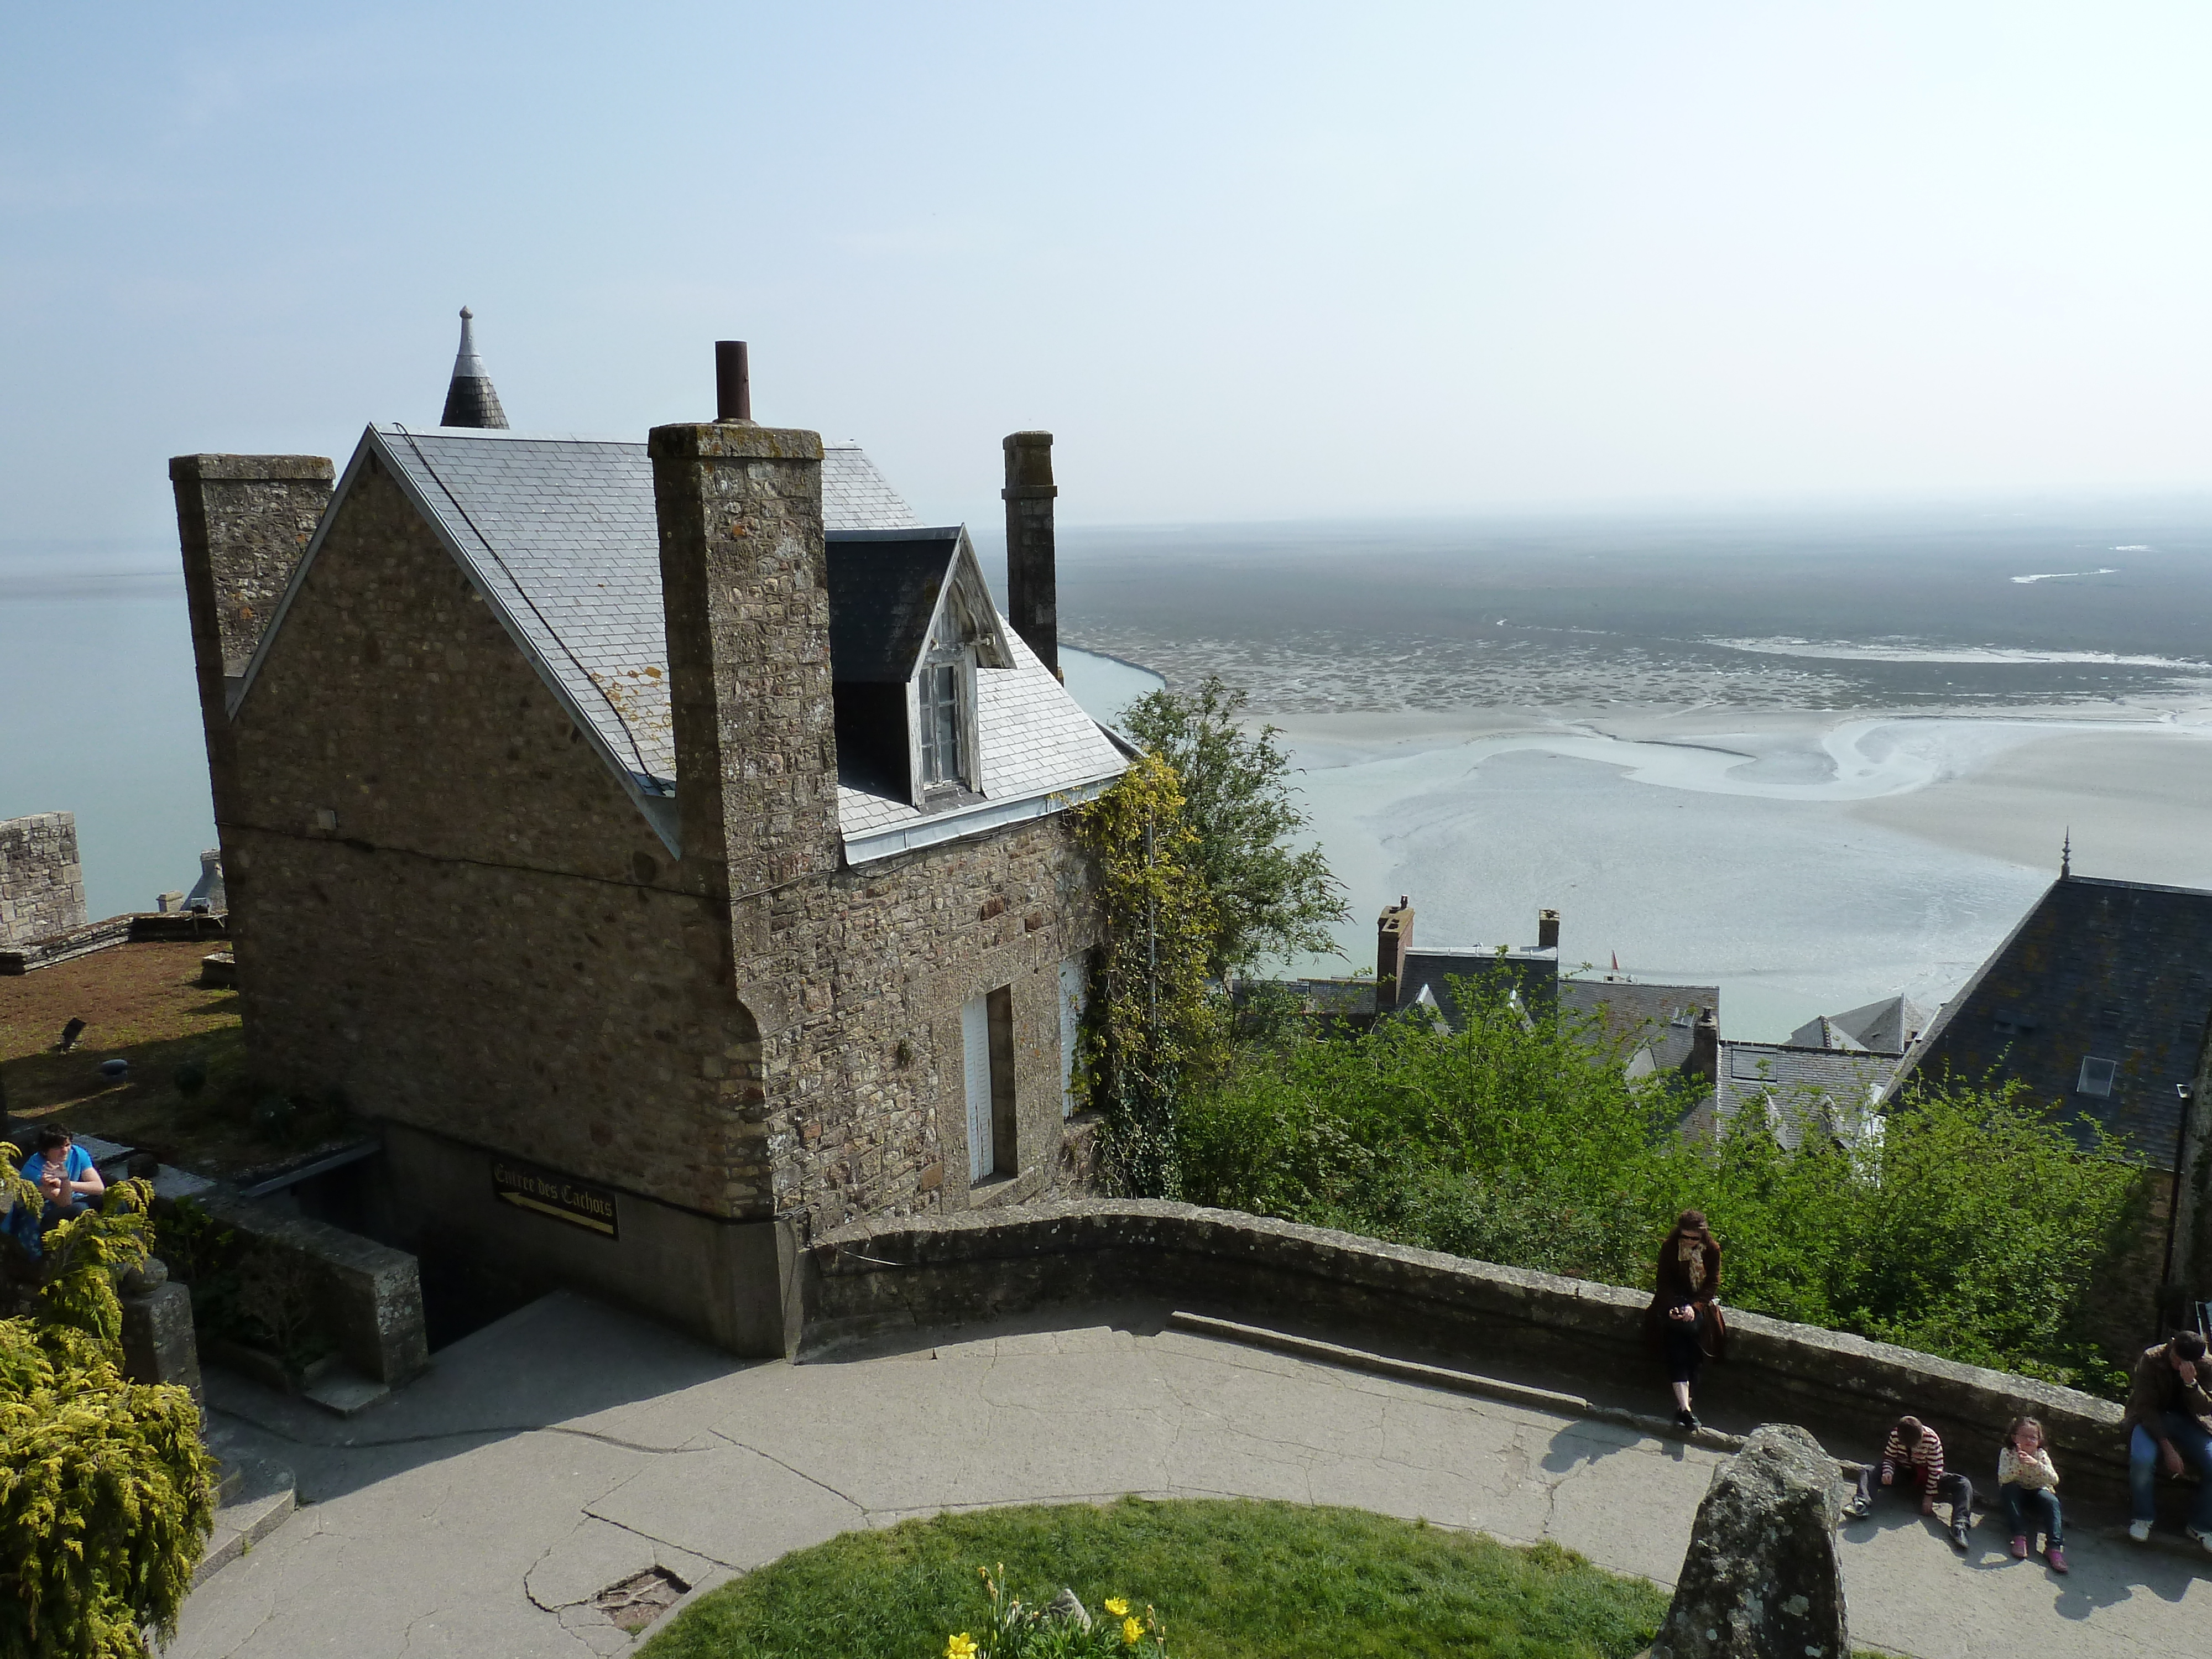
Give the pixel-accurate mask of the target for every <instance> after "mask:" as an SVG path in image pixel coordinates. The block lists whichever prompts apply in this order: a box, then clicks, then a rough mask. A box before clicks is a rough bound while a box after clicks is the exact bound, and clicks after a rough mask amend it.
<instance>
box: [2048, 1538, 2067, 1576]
mask: <svg viewBox="0 0 2212 1659" xmlns="http://www.w3.org/2000/svg"><path fill="white" fill-rule="evenodd" d="M2043 1559H2045V1560H2046V1561H2048V1562H2050V1563H2051V1571H2053V1572H2063V1571H2066V1552H2065V1551H2064V1550H2063V1549H2061V1548H2060V1547H2058V1546H2057V1545H2056V1544H2053V1545H2052V1546H2051V1547H2050V1548H2049V1549H2047V1550H2045V1552H2044V1553H2043Z"/></svg>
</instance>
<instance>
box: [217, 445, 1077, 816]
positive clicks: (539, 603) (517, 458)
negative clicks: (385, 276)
mask: <svg viewBox="0 0 2212 1659" xmlns="http://www.w3.org/2000/svg"><path fill="white" fill-rule="evenodd" d="M372 453H373V454H374V455H376V456H378V457H380V458H381V459H382V460H383V462H384V463H385V464H386V465H387V466H388V467H389V469H390V470H391V471H392V474H393V475H394V477H397V478H398V481H399V483H400V487H401V489H403V490H404V491H405V492H406V493H407V494H408V495H410V497H411V498H412V499H413V500H414V501H415V503H416V507H418V508H419V509H420V510H421V511H422V513H423V514H424V515H425V517H426V518H427V519H428V520H429V522H430V523H432V524H433V525H434V526H436V527H437V528H438V530H439V531H440V532H441V534H442V536H443V538H444V539H445V541H446V543H447V546H448V547H449V548H450V549H451V550H452V551H453V555H454V556H455V557H456V558H457V559H459V561H460V562H461V564H462V565H463V567H464V568H466V569H467V571H468V572H469V574H470V576H471V580H474V581H475V582H476V584H477V586H478V588H479V589H480V591H482V592H483V594H484V596H485V597H486V599H489V600H490V601H492V602H493V604H494V605H495V609H496V610H497V611H498V613H499V615H500V617H501V621H502V623H504V624H505V626H506V628H507V631H508V633H509V635H511V636H512V637H513V639H514V640H515V641H516V643H517V644H518V645H519V646H520V647H522V649H523V650H524V652H525V653H526V654H527V655H528V656H529V657H530V658H531V659H532V660H533V661H534V662H535V663H536V664H537V665H538V671H539V673H540V674H541V676H543V677H544V679H545V680H546V682H547V684H549V685H550V686H551V687H552V688H553V689H554V690H555V691H556V694H557V695H559V696H561V697H562V700H563V702H566V703H567V704H568V708H569V711H570V713H571V714H574V716H575V718H576V720H577V721H578V723H579V725H580V726H581V727H582V728H583V729H584V730H585V732H586V733H587V734H588V735H589V736H590V737H591V738H592V741H593V744H594V746H595V747H596V748H598V749H599V750H600V752H601V754H602V756H603V757H605V759H606V761H607V763H608V764H609V765H610V766H611V768H612V769H614V771H615V773H616V775H617V777H619V778H620V779H621V780H622V781H623V786H624V787H625V788H626V789H627V790H628V792H629V794H630V796H631V798H632V799H635V801H636V802H637V803H638V805H639V807H640V809H641V811H644V812H645V814H646V816H647V818H648V819H649V820H651V821H652V822H653V825H654V827H655V828H656V829H658V830H659V832H660V834H661V836H662V837H663V838H664V839H665V840H666V841H668V842H669V844H670V845H671V848H672V847H673V846H674V839H673V838H674V833H675V831H674V823H675V820H674V815H673V813H672V811H670V810H669V808H670V806H671V805H672V797H673V795H674V793H675V787H676V784H675V779H676V734H675V727H674V723H673V717H672V714H671V705H670V700H669V689H668V638H667V626H666V618H665V611H664V609H663V606H662V602H661V588H660V535H659V521H658V518H657V515H656V513H655V510H654V504H653V464H652V461H651V460H650V459H649V458H648V456H647V452H646V447H645V445H643V444H642V443H635V442H629V441H623V440H618V439H605V438H587V437H573V436H565V435H532V434H527V433H516V432H507V431H501V430H496V429H489V428H484V429H479V428H445V427H432V428H412V427H408V426H405V425H402V424H399V423H397V422H395V423H392V424H389V425H380V426H372V427H371V428H368V431H367V432H365V433H363V434H362V441H361V444H360V446H359V447H357V448H356V451H355V453H354V457H353V459H352V461H351V462H350V463H349V465H348V466H347V468H346V470H345V472H344V474H343V477H341V478H340V479H339V481H338V485H337V489H336V490H335V491H334V492H333V493H332V495H331V507H330V509H329V510H328V511H326V512H325V514H324V518H323V526H324V527H325V528H327V526H329V525H330V524H331V521H332V519H333V517H334V515H335V513H336V512H337V508H338V507H339V505H340V504H341V503H342V502H343V501H344V499H345V496H346V493H347V491H348V489H349V487H350V485H351V483H352V481H353V479H354V477H355V476H356V474H357V473H358V471H360V469H361V467H362V465H363V463H364V461H365V460H366V459H367V458H368V456H369V455H371V454H372ZM822 497H823V528H824V529H825V531H866V530H900V529H911V528H913V527H915V526H916V525H917V523H918V520H916V519H915V514H914V512H913V509H912V508H910V507H908V505H907V504H906V502H905V501H902V500H901V499H900V497H899V495H898V494H897V492H896V491H895V490H893V489H891V487H890V484H889V483H886V482H885V481H884V477H883V475H882V474H881V473H880V472H878V471H877V470H876V468H875V465H874V464H873V463H872V462H871V461H870V460H869V459H868V458H867V457H866V455H865V454H864V453H861V451H860V449H859V448H858V447H856V446H853V445H836V446H824V447H823V460H822ZM321 533H322V532H321V531H320V530H319V531H318V532H317V535H316V538H315V540H314V541H313V542H312V543H310V544H309V546H308V549H307V556H306V557H305V558H303V559H302V560H301V564H300V568H299V569H298V570H297V571H295V573H294V575H293V579H292V586H291V589H290V590H289V592H287V594H286V596H285V599H284V601H283V604H282V605H280V606H279V607H278V610H277V612H276V616H275V617H273V618H272V619H271V621H270V626H269V628H268V629H267V630H266V631H265V632H264V635H263V637H262V641H261V644H260V647H258V651H257V653H256V661H257V663H258V659H259V656H260V654H261V653H265V652H266V651H267V649H268V648H269V646H270V641H272V640H273V638H274V636H275V635H276V633H277V632H278V631H279V629H281V627H282V625H283V616H284V611H285V610H286V609H287V608H289V605H290V603H291V594H292V593H293V592H297V591H298V589H299V586H300V584H301V582H302V581H303V580H305V579H306V576H307V570H308V568H309V567H310V566H311V565H312V564H313V561H314V556H315V554H316V551H317V550H318V547H319V544H320V540H321ZM1006 631H1007V633H1008V634H1009V635H1011V633H1012V630H1011V629H1008V630H1006ZM1030 662H1031V663H1032V665H1034V663H1035V659H1033V658H1032V659H1030ZM253 676H254V669H253V667H252V666H251V665H250V666H249V667H248V670H247V672H246V676H245V677H244V678H242V679H241V681H240V684H239V686H238V688H237V689H236V690H235V691H234V694H233V699H234V700H233V703H232V706H233V707H234V708H235V707H236V701H235V700H236V699H237V698H238V697H242V696H244V695H245V694H246V689H247V687H248V686H250V684H252V678H253ZM1045 678H1046V680H1047V681H1048V682H1049V684H1050V685H1051V697H1052V698H1053V699H1054V700H1056V701H1057V702H1060V703H1064V704H1065V705H1066V707H1065V708H1061V709H1054V710H1051V711H1045V710H1042V709H1041V708H1036V707H1034V706H1033V705H1035V704H1036V703H1038V702H1042V701H1043V700H1045V694H1044V692H1043V690H1042V687H1039V686H1036V684H1034V683H1033V682H1030V681H1024V684H1022V686H1021V687H1019V688H1018V689H1010V688H1006V687H1001V688H1000V689H999V690H998V691H997V693H996V695H995V696H994V697H990V698H984V699H979V709H978V713H979V716H981V717H994V715H995V716H996V717H998V718H1001V719H1003V720H1005V722H1006V727H1007V729H1006V732H1004V733H1003V734H997V733H993V734H986V735H985V736H984V738H983V741H982V747H983V750H984V754H983V763H984V767H985V775H986V780H987V782H986V787H985V793H987V794H994V793H995V792H994V790H993V789H992V788H991V787H990V784H989V782H988V780H989V778H990V777H991V776H992V769H993V762H992V753H993V750H994V747H995V748H996V749H998V750H1001V751H1003V753H1004V754H1005V755H1006V757H1007V759H1006V762H1005V763H1004V765H1003V767H1002V771H1003V774H1004V775H1005V776H1006V778H1007V779H1008V780H1009V781H1011V782H1013V783H1015V784H1016V785H1017V786H1018V787H1022V788H1024V789H1026V788H1028V787H1030V783H1031V782H1032V781H1034V779H1035V777H1036V775H1037V773H1038V772H1039V771H1040V769H1047V768H1048V766H1049V763H1050V761H1051V759H1052V758H1053V757H1056V756H1058V755H1059V754H1060V752H1061V751H1062V750H1065V749H1066V748H1067V739H1066V738H1065V737H1064V736H1063V737H1060V738H1056V739H1051V740H1048V739H1042V738H1040V737H1039V732H1040V731H1048V732H1054V733H1059V732H1060V730H1061V728H1062V727H1065V726H1068V725H1070V724H1071V722H1072V720H1083V723H1084V724H1085V725H1086V726H1090V722H1089V721H1088V720H1087V719H1085V718H1084V717H1083V716H1082V715H1081V711H1080V710H1079V709H1078V708H1077V707H1076V705H1075V703H1074V702H1073V699H1071V698H1069V697H1068V696H1067V694H1066V691H1065V690H1062V689H1061V687H1060V684H1059V683H1058V682H1057V681H1054V680H1052V678H1051V676H1050V675H1049V674H1047V675H1046V676H1045ZM1091 732H1092V734H1093V735H1094V736H1096V735H1097V728H1096V726H1091ZM1097 742H1098V744H1102V745H1103V746H1104V747H1105V748H1106V749H1107V750H1109V751H1111V750H1112V745H1111V744H1109V743H1107V741H1106V739H1105V738H1103V737H1098V738H1097ZM1075 747H1076V748H1077V749H1078V750H1081V751H1082V754H1083V756H1084V757H1085V759H1086V760H1087V757H1088V753H1089V750H1088V746H1087V745H1082V744H1077V745H1075ZM1115 752H1118V751H1115ZM1074 770H1075V772H1076V773H1078V774H1080V775H1070V776H1069V777H1068V778H1067V779H1066V782H1068V783H1069V784H1070V785H1074V786H1080V785H1082V784H1084V783H1087V782H1088V781H1091V769H1089V768H1088V767H1087V765H1085V764H1081V763H1079V764H1078V765H1077V766H1076V767H1075V769H1074ZM1118 773H1119V767H1118V765H1117V766H1116V767H1115V774H1116V775H1118ZM851 833H852V832H851V831H850V830H848V832H847V834H848V837H849V836H850V834H851Z"/></svg>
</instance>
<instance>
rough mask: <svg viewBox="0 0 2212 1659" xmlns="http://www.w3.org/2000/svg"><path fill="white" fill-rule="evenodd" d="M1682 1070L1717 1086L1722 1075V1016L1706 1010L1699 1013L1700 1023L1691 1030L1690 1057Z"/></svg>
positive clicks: (1711, 1010) (1708, 1009) (1709, 1009)
mask: <svg viewBox="0 0 2212 1659" xmlns="http://www.w3.org/2000/svg"><path fill="white" fill-rule="evenodd" d="M1682 1069H1683V1070H1685V1071H1686V1072H1688V1073H1690V1074H1691V1075H1692V1076H1693V1077H1701V1078H1703V1079H1705V1081H1706V1082H1708V1083H1711V1084H1716V1085H1717V1084H1718V1083H1719V1081H1720V1075H1721V1021H1720V1015H1719V1014H1718V1013H1717V1012H1716V1011H1715V1010H1713V1009H1711V1008H1706V1009H1703V1010H1701V1011H1700V1012H1699V1015H1698V1023H1697V1024H1694V1025H1692V1027H1691V1028H1690V1057H1689V1059H1688V1060H1685V1061H1684V1062H1683V1066H1682Z"/></svg>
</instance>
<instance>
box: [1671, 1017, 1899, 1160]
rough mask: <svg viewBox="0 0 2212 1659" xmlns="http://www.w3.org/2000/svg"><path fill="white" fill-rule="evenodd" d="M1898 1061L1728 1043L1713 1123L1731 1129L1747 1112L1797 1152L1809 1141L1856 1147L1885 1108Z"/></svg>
mask: <svg viewBox="0 0 2212 1659" xmlns="http://www.w3.org/2000/svg"><path fill="white" fill-rule="evenodd" d="M1899 1058H1900V1057H1899V1055H1896V1054H1871V1053H1869V1052H1866V1051H1864V1050H1859V1051H1857V1052H1854V1051H1852V1050H1850V1049H1843V1048H1795V1047H1792V1046H1790V1044H1787V1043H1780V1042H1723V1043H1722V1044H1721V1052H1720V1076H1719V1078H1718V1079H1717V1080H1716V1083H1715V1086H1714V1090H1713V1111H1714V1116H1715V1117H1716V1118H1717V1121H1719V1122H1720V1123H1721V1124H1722V1125H1723V1126H1725V1125H1726V1124H1728V1123H1729V1121H1731V1120H1733V1119H1734V1118H1735V1116H1736V1115H1737V1114H1738V1113H1740V1112H1743V1111H1747V1110H1756V1111H1759V1112H1762V1113H1764V1114H1765V1116H1766V1120H1767V1121H1768V1123H1769V1124H1770V1125H1771V1127H1772V1128H1773V1130H1774V1133H1775V1137H1776V1139H1778V1140H1780V1141H1781V1142H1782V1144H1783V1145H1784V1146H1787V1147H1789V1148H1790V1149H1791V1150H1792V1151H1795V1150H1796V1148H1797V1146H1799V1145H1800V1144H1801V1143H1802V1140H1803V1139H1804V1138H1805V1136H1806V1135H1807V1134H1808V1133H1823V1134H1828V1135H1832V1136H1836V1137H1838V1138H1840V1139H1846V1140H1850V1139H1857V1138H1858V1136H1859V1134H1860V1133H1863V1130H1864V1127H1865V1126H1866V1124H1867V1122H1868V1121H1869V1120H1870V1119H1871V1118H1872V1116H1873V1115H1874V1114H1875V1110H1876V1109H1877V1108H1878V1106H1879V1104H1880V1102H1881V1095H1882V1091H1883V1089H1884V1088H1886V1087H1887V1085H1888V1083H1889V1080H1890V1079H1891V1078H1892V1077H1893V1075H1894V1074H1895V1073H1896V1071H1897V1067H1898V1064H1899Z"/></svg>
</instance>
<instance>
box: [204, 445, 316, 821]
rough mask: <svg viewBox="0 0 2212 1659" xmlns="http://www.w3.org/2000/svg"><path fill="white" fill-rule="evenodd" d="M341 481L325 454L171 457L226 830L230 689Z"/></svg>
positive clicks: (214, 779)
mask: <svg viewBox="0 0 2212 1659" xmlns="http://www.w3.org/2000/svg"><path fill="white" fill-rule="evenodd" d="M335 477H337V473H336V471H335V469H333V468H332V467H331V464H330V462H329V461H328V460H327V459H325V458H324V457H322V456H320V455H177V456H173V457H172V458H171V459H170V461H169V482H170V484H171V486H172V487H173V489H175V491H176V497H177V540H178V542H179V544H180V546H181V547H182V549H183V550H184V561H185V607H186V610H187V611H188V612H189V614H190V616H191V627H192V657H193V660H194V663H195V665H196V666H197V671H198V679H199V693H200V723H201V726H202V729H203V730H204V732H205V733H206V736H207V750H208V771H209V778H210V782H211V783H212V785H213V787H214V790H215V816H216V823H224V822H226V821H228V818H229V817H230V810H229V809H230V762H231V732H230V713H229V709H228V702H227V698H228V689H229V686H230V684H232V683H233V682H234V681H235V680H236V679H237V678H239V676H240V675H242V674H243V673H245V672H246V664H248V663H249V662H251V661H252V659H253V651H254V647H256V646H258V645H259V644H260V643H261V635H262V632H263V630H264V629H266V628H267V627H268V626H269V623H270V618H271V617H275V616H276V605H277V603H278V601H279V600H281V599H283V597H284V590H285V589H286V588H287V587H288V586H290V585H291V581H292V573H293V572H294V571H295V570H297V569H298V568H300V559H301V556H302V555H303V554H305V553H306V552H307V544H308V542H309V541H311V540H313V538H314V534H315V526H317V525H318V524H319V523H321V522H322V517H323V509H324V508H325V507H328V506H329V505H330V504H331V481H332V480H333V479H334V478H335Z"/></svg>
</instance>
